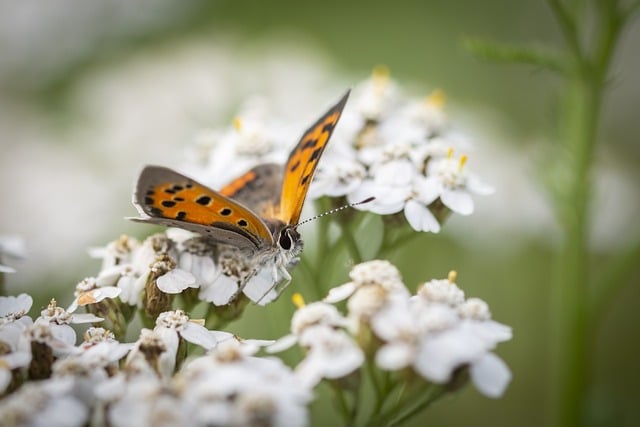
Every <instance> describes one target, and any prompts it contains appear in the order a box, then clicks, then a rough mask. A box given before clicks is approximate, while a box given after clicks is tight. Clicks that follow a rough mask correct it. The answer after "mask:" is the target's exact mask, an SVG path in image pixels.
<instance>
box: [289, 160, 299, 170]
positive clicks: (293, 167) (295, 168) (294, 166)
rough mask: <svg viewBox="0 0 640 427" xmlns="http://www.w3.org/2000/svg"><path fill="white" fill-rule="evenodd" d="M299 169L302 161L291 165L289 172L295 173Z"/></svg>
mask: <svg viewBox="0 0 640 427" xmlns="http://www.w3.org/2000/svg"><path fill="white" fill-rule="evenodd" d="M299 167H300V160H298V161H297V162H295V163H294V164H293V165H291V167H290V168H289V172H295V171H296V170H297V169H298V168H299Z"/></svg>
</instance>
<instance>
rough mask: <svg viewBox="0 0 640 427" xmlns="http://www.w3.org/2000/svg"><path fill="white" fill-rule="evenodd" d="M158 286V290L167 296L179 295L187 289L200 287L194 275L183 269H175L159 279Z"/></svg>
mask: <svg viewBox="0 0 640 427" xmlns="http://www.w3.org/2000/svg"><path fill="white" fill-rule="evenodd" d="M156 284H157V285H158V289H160V290H161V291H162V292H165V293H167V294H179V293H180V292H182V291H184V290H185V289H187V288H196V287H198V286H197V284H196V278H195V277H193V274H191V273H189V272H188V271H184V270H183V269H181V268H174V269H173V270H171V271H169V272H167V273H165V274H163V275H162V276H160V277H158V280H156Z"/></svg>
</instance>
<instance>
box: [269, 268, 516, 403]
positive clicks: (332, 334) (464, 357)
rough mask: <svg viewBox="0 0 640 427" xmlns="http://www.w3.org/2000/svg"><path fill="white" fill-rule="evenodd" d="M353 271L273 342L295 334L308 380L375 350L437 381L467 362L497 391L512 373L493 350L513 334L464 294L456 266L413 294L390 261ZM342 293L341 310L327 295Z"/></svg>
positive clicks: (384, 364) (389, 364)
mask: <svg viewBox="0 0 640 427" xmlns="http://www.w3.org/2000/svg"><path fill="white" fill-rule="evenodd" d="M350 277H351V279H352V280H351V281H350V282H348V283H346V284H344V285H341V286H337V287H334V288H333V289H332V290H331V292H330V293H329V295H328V296H327V297H326V298H325V300H324V302H317V303H312V304H309V305H306V306H301V307H300V309H299V310H298V311H297V312H296V313H295V315H294V317H293V319H292V323H291V330H292V333H291V334H290V335H288V336H285V337H283V338H282V339H281V340H279V341H278V342H276V344H274V345H273V346H272V347H271V350H276V351H279V350H281V349H283V348H286V347H287V346H289V345H292V344H293V343H294V342H296V341H297V342H298V344H299V345H301V346H302V347H304V348H305V349H306V350H307V352H306V356H305V358H304V360H303V361H302V362H301V363H300V364H299V365H298V367H297V372H298V373H299V375H301V377H302V378H304V379H305V380H306V383H311V384H315V383H317V382H318V381H319V380H320V379H323V378H326V379H333V378H337V377H344V376H346V375H347V374H350V373H352V372H353V371H355V370H356V369H358V368H359V367H360V366H361V365H362V364H363V363H364V361H365V357H364V355H365V354H372V355H374V360H375V365H376V367H377V368H378V369H381V370H384V371H401V370H410V371H411V372H413V373H415V374H417V375H419V376H420V377H422V378H423V379H424V380H426V381H429V382H431V383H435V384H447V383H450V382H452V381H454V380H456V377H457V376H458V375H459V373H460V370H461V369H462V368H468V373H469V376H470V378H471V380H472V382H473V384H474V385H475V386H476V388H477V389H478V390H479V391H480V392H482V393H483V394H485V395H486V396H489V397H499V396H501V395H502V393H503V392H504V390H505V388H506V386H507V385H508V383H509V381H510V379H511V373H510V371H509V369H508V368H507V366H506V364H505V363H504V362H503V361H502V360H501V359H500V358H499V357H498V356H496V355H495V354H494V353H492V352H491V351H492V350H493V349H494V348H495V347H496V345H497V344H498V343H500V342H504V341H507V340H510V339H511V328H509V327H508V326H505V325H503V324H500V323H498V322H495V321H493V320H491V313H490V311H489V307H488V305H487V303H486V302H484V301H482V300H481V299H478V298H468V299H465V295H464V292H463V291H462V290H461V289H460V288H458V286H457V285H456V284H455V279H456V274H455V272H451V273H450V274H449V277H448V278H447V279H444V280H431V281H429V282H426V283H423V284H422V285H420V287H419V288H418V291H417V293H416V294H415V295H411V294H410V293H409V291H408V290H407V288H406V286H405V284H404V283H403V282H402V278H401V276H400V273H399V271H398V270H397V269H396V267H395V266H393V265H392V264H390V263H389V262H387V261H379V260H376V261H369V262H364V263H361V264H358V265H356V266H355V267H353V269H352V270H351V273H350ZM345 299H346V300H347V303H346V306H347V314H346V316H343V315H342V314H340V313H339V312H338V310H337V309H336V308H335V306H334V305H332V303H338V302H340V301H344V300H345ZM372 337H373V338H372Z"/></svg>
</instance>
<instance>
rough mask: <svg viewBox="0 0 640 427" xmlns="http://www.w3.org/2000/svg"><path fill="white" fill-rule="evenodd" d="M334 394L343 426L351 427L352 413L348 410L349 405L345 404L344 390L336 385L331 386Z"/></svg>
mask: <svg viewBox="0 0 640 427" xmlns="http://www.w3.org/2000/svg"><path fill="white" fill-rule="evenodd" d="M331 388H332V389H333V391H334V393H335V396H336V401H337V403H338V408H339V409H340V415H342V419H343V421H344V425H345V426H352V425H353V412H352V410H351V409H350V408H349V403H348V402H347V397H346V396H345V393H344V390H342V388H340V386H338V385H332V387H331Z"/></svg>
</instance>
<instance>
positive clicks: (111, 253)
mask: <svg viewBox="0 0 640 427" xmlns="http://www.w3.org/2000/svg"><path fill="white" fill-rule="evenodd" d="M139 247H140V242H139V241H138V240H136V239H135V238H133V237H129V236H126V235H122V236H120V237H119V238H118V239H117V240H114V241H113V242H110V243H108V244H107V245H106V246H105V247H104V248H102V247H99V248H90V249H89V255H90V256H91V257H93V258H102V269H103V270H107V269H109V268H111V267H115V266H122V265H127V264H130V263H131V262H132V261H133V254H134V252H135V251H136V250H137V249H138V248H139Z"/></svg>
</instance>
